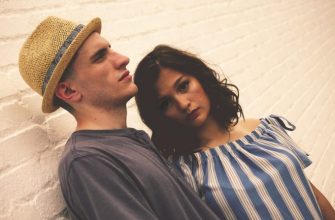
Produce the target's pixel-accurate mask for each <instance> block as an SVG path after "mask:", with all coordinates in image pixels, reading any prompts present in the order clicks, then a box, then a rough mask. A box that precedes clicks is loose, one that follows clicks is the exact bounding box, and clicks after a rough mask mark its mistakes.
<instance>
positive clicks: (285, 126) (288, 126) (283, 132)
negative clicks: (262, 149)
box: [266, 115, 312, 168]
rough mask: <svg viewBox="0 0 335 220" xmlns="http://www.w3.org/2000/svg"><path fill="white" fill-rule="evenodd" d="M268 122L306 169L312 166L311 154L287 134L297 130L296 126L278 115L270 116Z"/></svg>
mask: <svg viewBox="0 0 335 220" xmlns="http://www.w3.org/2000/svg"><path fill="white" fill-rule="evenodd" d="M266 120H267V121H268V123H269V124H271V125H273V127H274V128H277V130H278V133H280V136H281V137H283V140H284V141H285V142H286V143H287V144H286V145H285V146H288V147H289V148H290V149H291V150H292V152H294V153H295V155H296V156H297V157H298V159H299V161H300V163H301V165H302V166H303V167H304V168H306V167H308V166H309V165H311V164H312V161H311V160H310V159H309V157H308V156H309V154H307V153H306V152H305V151H304V150H303V149H301V148H300V147H299V146H298V145H297V144H296V143H295V141H294V140H293V139H292V138H291V137H290V136H289V134H288V133H287V131H294V130H295V126H294V125H293V124H292V123H291V122H289V121H288V120H287V119H286V118H284V117H282V116H277V115H270V116H269V117H268V118H267V119H266Z"/></svg>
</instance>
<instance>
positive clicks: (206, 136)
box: [195, 118, 233, 150]
mask: <svg viewBox="0 0 335 220" xmlns="http://www.w3.org/2000/svg"><path fill="white" fill-rule="evenodd" d="M231 129H233V128H230V129H229V131H227V130H225V129H224V128H222V127H220V125H219V124H218V123H217V122H216V121H215V119H213V118H210V119H209V120H208V121H207V123H206V124H205V125H204V126H203V127H201V128H199V130H198V131H197V132H196V134H195V135H196V137H197V139H198V140H199V148H200V150H201V149H207V148H210V147H214V146H217V145H219V144H225V143H227V142H229V141H230V132H231Z"/></svg>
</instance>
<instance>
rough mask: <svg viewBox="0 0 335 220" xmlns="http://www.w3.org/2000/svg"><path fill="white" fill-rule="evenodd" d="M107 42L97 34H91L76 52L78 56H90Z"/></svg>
mask: <svg viewBox="0 0 335 220" xmlns="http://www.w3.org/2000/svg"><path fill="white" fill-rule="evenodd" d="M106 44H108V41H107V40H106V39H105V38H103V37H102V36H101V35H100V34H99V33H98V32H93V33H92V34H91V35H90V36H89V37H88V38H87V39H86V40H85V41H84V43H83V44H82V46H81V47H80V48H79V50H78V55H80V54H85V55H88V56H89V55H92V54H93V53H94V52H95V51H96V50H99V47H101V46H105V45H106Z"/></svg>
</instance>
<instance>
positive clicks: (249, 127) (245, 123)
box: [238, 118, 261, 132]
mask: <svg viewBox="0 0 335 220" xmlns="http://www.w3.org/2000/svg"><path fill="white" fill-rule="evenodd" d="M260 123H261V121H260V120H259V119H256V118H247V119H245V120H243V119H241V120H240V121H239V123H238V124H239V126H241V128H243V129H244V130H246V131H249V132H252V131H253V130H255V129H256V128H257V127H258V125H259V124H260Z"/></svg>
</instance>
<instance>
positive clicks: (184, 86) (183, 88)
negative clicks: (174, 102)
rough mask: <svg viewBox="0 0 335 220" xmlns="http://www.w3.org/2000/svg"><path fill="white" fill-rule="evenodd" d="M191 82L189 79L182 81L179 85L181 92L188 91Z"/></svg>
mask: <svg viewBox="0 0 335 220" xmlns="http://www.w3.org/2000/svg"><path fill="white" fill-rule="evenodd" d="M189 84H190V82H189V81H188V80H185V81H184V82H182V83H180V85H179V86H178V90H179V92H186V91H187V89H188V86H189Z"/></svg>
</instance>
